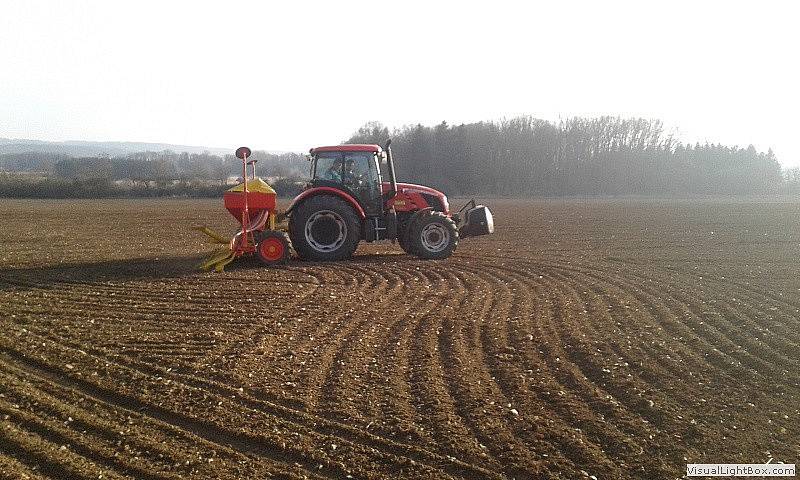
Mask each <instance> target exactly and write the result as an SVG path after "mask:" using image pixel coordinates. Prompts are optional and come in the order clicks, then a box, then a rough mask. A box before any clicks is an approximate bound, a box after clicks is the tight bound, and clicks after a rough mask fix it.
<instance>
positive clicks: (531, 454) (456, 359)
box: [439, 268, 560, 478]
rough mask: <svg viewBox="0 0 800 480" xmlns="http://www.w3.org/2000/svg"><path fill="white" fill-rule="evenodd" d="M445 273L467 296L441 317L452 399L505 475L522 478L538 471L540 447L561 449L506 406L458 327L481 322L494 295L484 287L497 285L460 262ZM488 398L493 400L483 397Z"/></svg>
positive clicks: (553, 454)
mask: <svg viewBox="0 0 800 480" xmlns="http://www.w3.org/2000/svg"><path fill="white" fill-rule="evenodd" d="M448 273H449V274H450V275H451V276H452V277H453V278H454V283H456V284H458V285H459V289H460V290H463V291H464V297H465V302H464V303H463V304H462V305H461V308H460V309H459V311H458V312H457V314H456V315H452V316H445V317H444V321H443V324H442V331H441V332H442V333H441V334H440V336H439V352H440V353H441V356H442V365H444V366H445V380H446V381H447V384H448V390H449V392H450V395H451V396H452V397H453V398H454V400H455V402H456V403H455V405H456V413H457V414H458V415H459V416H460V417H462V418H464V419H465V422H466V423H467V424H468V425H470V427H471V428H472V429H473V431H474V432H475V436H476V440H477V441H478V442H479V445H484V447H486V450H488V453H489V454H490V456H491V458H494V459H496V461H497V462H498V465H499V466H498V467H497V468H499V469H501V470H502V471H503V472H504V473H505V474H506V475H509V476H512V477H517V476H521V477H523V478H524V477H526V476H530V475H541V474H542V473H543V472H542V471H541V469H542V465H541V458H547V457H542V456H541V455H542V454H543V453H544V451H547V452H548V453H547V454H546V455H549V458H548V459H549V460H556V459H557V458H558V457H560V455H558V452H557V451H556V450H553V449H552V448H548V447H549V445H546V444H542V443H541V442H540V441H538V439H537V438H536V436H535V435H530V434H528V433H529V432H531V431H534V430H535V425H533V424H531V423H530V422H528V420H527V418H525V417H519V416H513V415H512V414H511V413H510V408H511V407H508V409H507V408H506V407H505V405H506V404H509V405H511V404H512V403H511V399H510V398H509V397H508V396H507V395H506V392H505V391H504V389H503V388H502V387H501V386H500V384H499V383H498V382H497V381H496V380H495V378H494V376H493V375H492V374H491V373H490V372H489V370H488V369H487V366H486V364H485V363H483V362H484V360H485V358H484V357H483V355H482V354H480V351H479V352H478V355H477V359H476V358H474V357H473V355H474V354H475V350H472V349H471V348H470V345H469V344H470V341H469V340H468V339H466V338H465V337H464V335H463V333H462V332H463V331H464V330H465V329H466V330H469V325H468V322H467V321H466V319H470V320H472V321H473V322H474V321H475V320H477V319H481V320H482V325H483V324H484V323H485V319H486V317H485V316H484V315H483V313H484V311H483V310H484V307H485V306H486V305H487V304H489V305H491V304H492V302H493V301H494V295H493V294H489V293H488V292H491V291H492V290H495V291H496V289H497V287H498V285H497V284H496V283H495V282H493V281H492V277H491V276H488V275H486V274H485V272H481V273H480V274H478V275H470V274H466V272H465V269H463V268H462V269H459V270H458V271H457V270H456V269H452V270H451V271H450V272H448ZM476 280H477V281H476ZM493 284H494V285H493ZM481 287H482V288H481ZM484 293H485V294H487V296H488V297H489V299H488V302H487V301H486V300H485V299H482V297H481V295H479V294H484ZM465 363H466V365H464V364H465ZM448 366H449V367H450V368H447V367H448ZM465 372H469V374H468V375H465ZM468 380H469V381H468ZM486 398H491V399H492V401H491V402H486V400H485V399H486ZM537 455H538V457H537Z"/></svg>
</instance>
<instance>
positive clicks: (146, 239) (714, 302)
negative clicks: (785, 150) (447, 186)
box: [0, 200, 800, 479]
mask: <svg viewBox="0 0 800 480" xmlns="http://www.w3.org/2000/svg"><path fill="white" fill-rule="evenodd" d="M489 203H490V205H491V207H492V209H493V211H494V213H495V217H496V223H497V233H496V234H495V235H493V236H490V237H482V238H475V239H468V240H465V241H463V242H462V243H461V245H459V248H458V250H457V252H456V254H455V255H454V256H453V257H452V258H450V259H448V260H445V261H439V262H435V261H434V262H431V261H422V260H417V259H415V258H412V257H409V256H407V255H405V254H403V253H402V251H401V249H400V248H399V247H398V246H395V245H390V244H378V245H362V246H361V247H360V248H359V250H358V252H357V255H356V257H355V258H354V259H353V260H352V261H349V262H343V263H328V264H316V263H308V262H299V261H295V262H292V263H291V264H290V266H288V267H286V268H281V269H267V268H262V267H260V266H258V265H257V264H256V263H255V262H254V261H240V262H238V263H237V264H235V265H232V266H231V267H230V268H228V269H227V270H226V271H225V272H224V273H221V274H217V273H200V272H197V271H196V270H195V266H196V264H197V261H198V258H199V255H201V254H202V253H204V252H206V251H207V248H206V247H205V246H203V245H202V244H201V243H200V242H201V241H202V240H203V239H202V238H201V236H200V235H199V234H197V233H195V232H192V231H190V230H189V229H188V228H189V226H190V225H192V224H197V223H200V224H211V226H212V227H215V228H218V229H219V230H222V231H230V230H233V226H234V225H233V221H232V219H230V217H229V216H228V215H227V213H226V212H225V210H224V209H223V208H222V206H221V204H220V202H219V201H188V200H186V201H183V200H181V201H178V200H162V201H141V200H137V201H104V202H90V201H80V202H72V203H69V204H68V203H67V202H63V201H62V202H57V201H8V200H4V201H0V472H2V475H0V476H2V477H8V478H25V476H28V477H29V478H99V476H101V475H102V478H131V477H132V478H144V479H167V478H175V479H178V478H188V477H192V478H269V477H278V478H303V477H307V478H349V477H352V478H449V477H456V478H462V477H463V478H518V479H519V478H541V477H549V478H582V477H589V476H595V477H596V478H599V479H607V478H676V477H681V476H682V475H683V474H685V468H686V463H687V462H692V463H703V462H719V463H723V462H724V463H734V462H743V463H756V462H766V461H767V460H769V459H770V458H773V459H774V460H773V462H779V461H783V462H788V463H797V460H798V457H799V456H800V427H799V426H798V425H800V328H799V327H800V275H798V267H800V204H798V203H791V202H784V203H781V202H775V201H772V202H769V201H749V202H731V201H702V202H700V201H692V202H689V201H685V202H679V201H670V202H656V201H638V200H637V201H633V200H632V201H588V202H581V201H570V202H561V201H551V202H545V201H540V202H533V201H509V200H503V201H492V202H489Z"/></svg>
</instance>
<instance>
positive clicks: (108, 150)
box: [0, 138, 285, 157]
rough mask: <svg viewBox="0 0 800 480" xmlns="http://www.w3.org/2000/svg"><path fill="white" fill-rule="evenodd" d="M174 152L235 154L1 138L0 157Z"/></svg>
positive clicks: (161, 145)
mask: <svg viewBox="0 0 800 480" xmlns="http://www.w3.org/2000/svg"><path fill="white" fill-rule="evenodd" d="M164 150H172V151H173V152H178V153H179V152H188V153H203V152H209V153H211V154H213V155H226V154H233V152H234V151H235V147H234V148H218V147H198V146H191V145H173V144H169V143H145V142H88V141H80V140H74V141H66V142H46V141H42V140H24V139H16V138H0V154H4V153H25V152H42V153H58V154H62V155H69V156H72V157H94V156H97V155H100V154H108V155H110V156H112V157H121V156H125V155H128V154H130V153H134V152H161V151H164ZM269 153H274V154H281V153H285V152H279V151H270V152H269Z"/></svg>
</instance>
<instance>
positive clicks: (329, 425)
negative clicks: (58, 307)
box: [0, 346, 495, 478]
mask: <svg viewBox="0 0 800 480" xmlns="http://www.w3.org/2000/svg"><path fill="white" fill-rule="evenodd" d="M82 347H83V348H84V350H78V351H79V352H81V353H82V354H86V352H87V351H88V352H89V353H93V352H91V351H90V349H87V348H86V347H85V346H82ZM66 348H70V347H66ZM0 351H6V352H7V353H10V354H12V355H14V356H18V357H21V358H24V359H26V360H28V359H27V358H26V357H24V356H23V354H21V353H19V352H16V351H14V350H12V349H9V348H8V347H1V346H0ZM97 358H102V359H103V361H104V362H106V363H109V364H112V365H114V364H115V360H118V359H113V358H110V357H104V356H103V355H97ZM31 361H34V362H35V360H31ZM121 366H123V368H132V369H133V370H134V371H138V372H139V373H141V374H142V375H146V376H152V375H159V376H160V375H163V376H164V377H169V378H170V379H174V380H173V382H174V383H176V384H177V383H183V384H185V385H187V386H189V387H193V388H196V389H197V390H199V391H208V392H210V393H213V394H216V395H218V398H225V399H227V400H229V401H232V402H237V403H239V404H241V405H243V406H245V407H247V408H251V409H253V410H255V411H259V412H263V413H265V414H267V415H271V416H275V417H276V418H279V419H281V420H283V421H286V422H289V423H291V424H295V425H298V426H300V427H301V429H308V430H311V431H315V432H317V433H318V434H320V435H323V436H333V437H337V438H340V440H341V441H340V443H342V442H350V443H353V444H358V445H363V446H365V447H367V448H369V449H371V450H375V451H381V452H384V453H385V454H388V455H394V456H397V457H400V458H407V459H409V460H411V461H414V462H416V463H417V464H420V465H423V466H425V467H426V468H430V469H434V470H440V471H443V472H446V473H447V474H448V475H452V476H455V477H463V476H466V477H468V478H495V476H494V475H492V474H490V473H489V471H487V470H486V469H484V468H482V467H480V466H476V465H471V464H469V463H466V462H462V461H459V460H456V459H452V458H447V457H445V456H443V455H441V454H439V453H436V452H433V451H429V450H426V449H424V448H421V447H418V446H415V445H408V444H404V443H398V442H395V441H393V440H391V439H388V438H384V437H381V436H378V435H375V434H372V433H368V432H366V431H362V430H360V429H358V428H357V427H353V426H350V425H347V424H341V423H338V422H334V421H330V420H328V419H325V418H322V417H319V416H315V415H311V414H309V413H306V412H305V411H303V410H296V409H293V408H291V407H287V406H282V405H280V404H277V403H272V402H270V401H265V400H261V399H255V398H252V397H249V396H242V395H241V394H240V393H238V391H237V390H236V389H235V388H234V387H231V386H229V385H224V384H220V383H218V382H214V381H211V380H206V379H202V378H197V377H193V376H190V375H181V374H178V373H176V372H169V371H166V370H163V369H159V368H158V367H156V366H153V365H139V366H138V369H137V366H127V365H124V364H123V365H121ZM45 367H46V368H49V369H50V370H53V372H54V373H53V374H54V375H62V376H63V375H65V374H64V373H63V372H59V371H58V370H54V369H53V367H49V366H46V365H45ZM69 378H71V377H69ZM90 385H93V384H90ZM98 388H101V389H102V388H103V387H98ZM148 405H149V404H148ZM156 420H158V419H156ZM167 424H168V425H171V426H174V425H172V424H171V423H169V422H167Z"/></svg>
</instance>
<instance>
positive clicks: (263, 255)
mask: <svg viewBox="0 0 800 480" xmlns="http://www.w3.org/2000/svg"><path fill="white" fill-rule="evenodd" d="M290 245H291V244H290V243H289V235H287V234H286V232H280V231H278V230H267V231H265V232H263V233H262V234H260V235H259V240H258V244H257V245H256V256H257V257H258V259H259V260H261V263H263V264H264V265H268V266H273V265H285V264H286V263H287V262H288V261H289V257H290V252H289V248H290Z"/></svg>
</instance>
